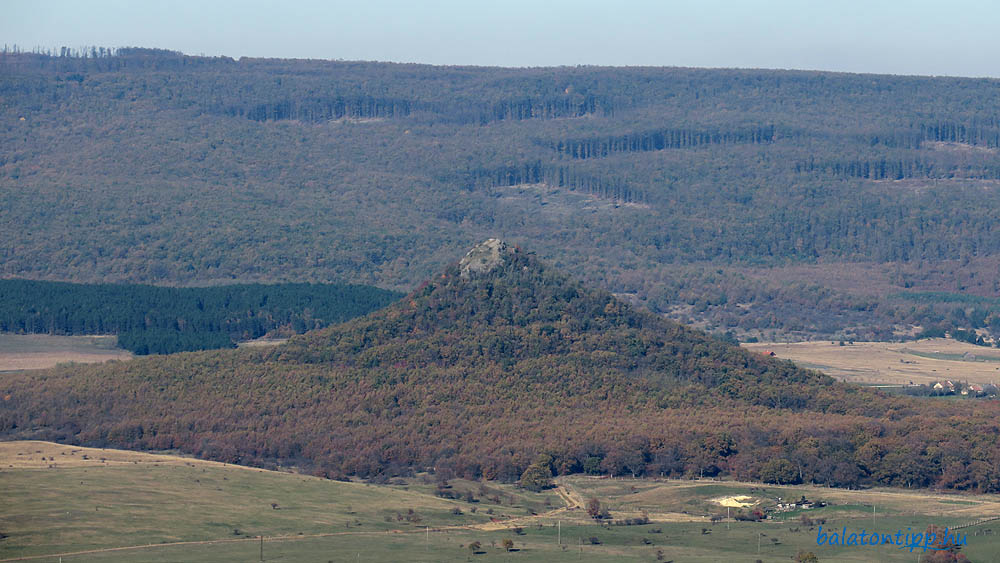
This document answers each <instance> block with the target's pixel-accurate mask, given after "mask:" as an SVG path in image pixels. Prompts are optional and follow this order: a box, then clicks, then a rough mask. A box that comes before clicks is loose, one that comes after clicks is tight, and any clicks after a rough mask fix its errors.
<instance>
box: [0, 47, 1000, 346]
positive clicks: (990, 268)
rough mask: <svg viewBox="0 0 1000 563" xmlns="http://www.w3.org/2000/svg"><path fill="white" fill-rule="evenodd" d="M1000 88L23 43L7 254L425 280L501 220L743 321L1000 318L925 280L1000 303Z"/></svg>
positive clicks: (16, 267) (8, 89)
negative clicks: (999, 276)
mask: <svg viewBox="0 0 1000 563" xmlns="http://www.w3.org/2000/svg"><path fill="white" fill-rule="evenodd" d="M998 84H1000V83H998V82H997V81H996V80H990V79H968V78H948V77H937V78H930V77H907V76H879V75H857V74H840V73H824V72H799V71H768V70H706V69H689V68H606V67H561V68H533V69H513V68H485V67H434V66H425V65H415V64H389V63H367V62H349V61H306V60H273V59H248V58H243V59H240V60H233V59H230V58H226V57H214V58H210V57H194V56H187V55H183V54H181V53H176V52H171V51H163V50H156V49H141V48H128V49H104V48H94V49H88V50H85V51H83V52H76V51H73V50H69V49H66V50H63V51H61V52H59V53H24V52H18V51H16V50H8V51H4V52H2V53H0V142H2V143H3V146H4V150H3V151H2V153H0V240H2V241H3V242H2V243H0V275H2V276H7V277H10V276H15V277H27V278H32V279H45V280H56V281H74V282H90V283H109V282H113V283H119V282H132V283H155V284H158V285H164V284H167V285H170V284H172V285H192V284H199V285H204V284H216V283H234V282H241V283H251V282H254V283H259V282H301V281H310V282H326V281H329V280H346V281H350V282H352V283H363V284H372V285H379V286H381V287H391V288H395V289H399V290H407V291H408V290H410V289H412V288H413V287H414V286H415V285H416V284H417V283H419V282H420V281H421V280H422V279H425V278H426V277H428V276H429V275H431V274H432V273H433V272H435V271H438V270H439V269H440V268H441V267H443V265H444V264H446V263H448V261H449V260H450V257H451V256H453V255H455V254H456V253H458V252H460V251H461V249H462V248H463V247H465V246H467V245H468V244H470V243H471V242H472V241H475V240H481V239H483V238H486V237H489V236H502V237H504V238H505V239H509V240H513V241H517V242H519V243H522V244H525V245H530V247H531V248H534V249H536V250H537V251H538V252H539V254H540V255H541V256H542V257H544V258H546V259H548V260H551V261H552V262H553V263H555V264H557V265H558V266H559V267H561V268H565V269H566V270H567V271H569V272H571V273H572V274H573V275H576V276H578V277H580V278H581V279H583V280H585V281H586V282H587V283H589V284H592V285H594V286H597V287H601V288H603V289H605V290H608V291H611V292H614V293H615V294H617V295H619V296H621V297H623V298H626V299H629V300H631V301H632V302H633V303H635V304H638V305H641V306H642V307H644V308H647V309H649V310H652V311H654V312H658V313H663V314H666V315H669V316H670V317H672V318H674V319H676V320H681V321H684V322H696V323H699V325H700V326H703V327H705V328H708V329H710V330H713V331H717V332H720V333H722V332H726V331H732V333H733V334H735V335H736V336H737V337H739V338H751V337H753V338H785V337H789V338H816V337H821V338H854V339H862V338H898V337H901V336H902V335H904V334H911V333H913V332H914V330H913V327H915V326H917V327H928V326H933V327H935V329H944V330H948V329H961V330H967V331H968V330H974V329H978V330H980V331H986V332H989V333H991V334H995V333H996V327H995V325H1000V315H998V314H997V313H998V311H997V310H996V309H995V308H994V307H993V306H992V304H990V303H989V302H982V303H979V304H973V303H964V302H958V301H953V302H929V301H926V300H922V299H920V298H918V299H916V300H914V299H911V298H910V297H909V293H911V292H912V293H918V294H926V293H930V292H937V293H948V294H951V295H953V296H956V297H957V298H961V297H962V296H970V297H977V298H984V299H996V298H1000V285H998V282H997V281H996V271H997V270H996V268H997V264H998V257H1000V236H998V234H1000V232H998V229H1000V226H998V225H1000V209H998V206H997V204H996V201H997V197H996V195H997V190H998V189H1000V113H998V112H997V109H996V108H997V107H1000V88H998ZM845 272H859V273H861V274H863V275H858V276H856V277H854V278H849V277H846V275H845ZM985 305H989V306H985ZM980 310H986V311H987V314H986V317H985V318H983V319H982V322H978V323H973V322H972V321H973V320H975V319H979V318H980V317H981V316H982V315H981V314H980V312H981V311H980ZM970 316H971V317H972V318H971V319H970V318H969V317H970ZM975 324H978V325H979V326H974V325H975Z"/></svg>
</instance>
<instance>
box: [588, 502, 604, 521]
mask: <svg viewBox="0 0 1000 563" xmlns="http://www.w3.org/2000/svg"><path fill="white" fill-rule="evenodd" d="M587 515H588V516H590V517H591V518H595V519H596V518H600V517H601V501H599V500H597V499H596V498H592V499H590V500H588V501H587Z"/></svg>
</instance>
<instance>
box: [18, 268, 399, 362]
mask: <svg viewBox="0 0 1000 563" xmlns="http://www.w3.org/2000/svg"><path fill="white" fill-rule="evenodd" d="M400 297H402V294H399V293H396V292H393V291H388V290H384V289H379V288H377V287H368V286H359V285H338V284H306V283H303V284H275V285H261V284H246V285H225V286H217V287H188V288H174V287H155V286H150V285H136V284H124V285H114V284H93V285H88V284H72V283H60V282H42V281H31V280H16V279H9V280H0V332H16V333H22V334H24V333H35V334H67V335H72V334H115V335H117V336H118V344H119V346H121V347H123V348H125V349H127V350H130V351H132V352H133V353H135V354H139V355H144V354H170V353H173V352H181V351H191V350H206V349H212V348H231V347H232V346H233V345H234V344H235V343H236V342H237V341H240V340H250V339H253V338H259V337H261V336H264V335H265V334H268V333H272V332H278V333H285V334H294V333H299V334H301V333H303V332H306V331H307V330H312V329H317V328H322V327H325V326H329V325H331V324H336V323H340V322H344V321H346V320H348V319H353V318H355V317H360V316H362V315H365V314H367V313H370V312H372V311H374V310H376V309H380V308H382V307H385V306H386V305H388V304H389V303H392V302H393V301H395V300H397V299H399V298H400Z"/></svg>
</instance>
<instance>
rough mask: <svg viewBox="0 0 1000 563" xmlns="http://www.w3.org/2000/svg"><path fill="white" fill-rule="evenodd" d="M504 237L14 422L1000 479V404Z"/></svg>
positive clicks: (69, 434) (344, 470)
mask: <svg viewBox="0 0 1000 563" xmlns="http://www.w3.org/2000/svg"><path fill="white" fill-rule="evenodd" d="M491 244H492V245H493V246H492V247H488V248H486V249H485V250H484V249H483V247H479V248H477V249H476V252H473V253H470V255H469V256H468V257H467V258H466V259H465V260H463V261H462V262H461V263H459V264H453V265H452V266H449V267H448V268H447V269H446V270H445V271H444V272H443V273H442V274H439V275H435V276H434V277H433V278H432V279H430V280H429V281H427V282H426V283H425V284H423V285H422V286H421V287H420V288H419V289H417V290H415V291H414V292H413V293H411V294H410V295H409V296H407V297H406V298H404V299H403V300H401V301H398V302H396V303H394V304H393V305H390V306H389V307H387V308H385V309H382V310H380V311H377V312H375V313H372V314H371V315H368V316H366V317H363V318H360V319H355V320H353V321H350V322H348V323H346V324H343V325H337V326H333V327H329V328H326V329H322V330H318V331H313V332H310V333H307V334H306V335H303V336H299V337H296V338H294V339H292V340H291V341H290V342H289V343H288V344H286V345H282V346H279V347H276V348H270V349H267V350H261V349H257V350H223V351H211V352H195V353H184V354H177V355H172V356H159V357H154V358H145V359H137V360H134V361H130V362H121V363H111V364H106V365H102V366H70V367H64V368H57V369H54V370H50V371H46V372H34V373H25V374H14V375H11V376H8V377H5V378H3V379H2V380H0V397H2V398H3V400H2V401H0V431H2V435H3V436H4V437H7V438H13V437H18V438H29V437H31V438H45V439H56V440H59V441H68V442H73V443H82V444H90V445H114V446H118V447H126V448H141V449H170V448H176V449H179V450H181V451H184V452H189V453H193V454H196V455H199V456H202V457H205V458H208V459H215V460H222V461H227V462H238V463H245V464H263V465H268V464H272V463H275V462H280V463H282V464H284V465H288V464H297V465H299V466H301V467H303V468H310V469H311V470H312V471H314V472H316V473H317V474H322V475H327V476H332V477H336V476H341V475H344V474H352V475H359V476H362V477H368V478H375V479H383V478H386V477H389V476H392V475H399V474H407V473H410V472H413V471H422V470H432V471H434V472H435V473H437V474H438V475H441V476H443V477H444V478H448V477H449V476H454V475H460V476H464V477H467V478H480V477H486V478H489V479H494V478H499V479H504V480H516V479H518V478H519V477H520V476H521V474H522V472H524V471H525V470H526V469H527V467H528V466H529V465H531V464H532V463H535V461H536V460H538V459H539V454H547V455H548V456H549V457H548V458H544V459H549V460H551V461H550V462H547V467H544V468H543V469H544V470H548V471H552V472H554V473H557V474H565V473H578V472H588V473H602V474H613V475H621V474H635V475H670V476H684V475H687V476H712V475H721V474H727V475H731V476H734V477H737V478H740V479H753V480H758V479H759V480H764V481H767V482H777V483H799V482H807V483H808V482H813V483H824V484H829V485H836V486H844V487H855V486H859V485H867V484H883V485H892V486H905V487H930V486H938V487H947V488H956V489H973V490H978V491H990V492H996V491H1000V473H998V466H997V464H996V460H997V459H998V456H1000V446H998V445H997V442H996V440H995V437H996V432H997V424H996V420H997V416H998V415H1000V410H998V406H997V404H996V402H978V401H973V402H962V403H961V404H959V403H952V402H945V401H926V400H916V399H911V398H903V397H887V396H884V395H882V394H879V393H878V392H875V391H869V390H864V389H861V388H858V387H854V386H849V385H846V384H841V383H836V382H834V381H833V380H832V379H831V378H829V377H827V376H825V375H822V374H819V373H817V372H811V371H804V370H801V369H798V368H796V367H795V366H793V365H792V364H791V363H789V362H785V361H779V360H776V359H773V358H768V357H764V356H761V355H758V354H755V353H752V352H749V351H747V350H744V349H741V348H739V347H736V346H732V345H730V344H727V343H725V342H723V341H721V340H718V339H713V338H711V337H709V336H708V335H706V334H704V333H702V332H699V331H695V330H691V329H689V328H685V327H683V326H681V325H678V324H676V323H674V322H672V321H669V320H666V319H663V318H661V317H659V316H656V315H653V314H651V313H648V312H643V311H640V310H637V309H635V308H634V307H632V306H630V305H628V304H627V303H624V302H621V301H619V300H617V299H615V298H614V297H613V296H612V295H610V294H608V293H606V292H603V291H595V290H591V289H588V288H586V287H585V286H583V285H582V284H580V283H578V282H576V281H573V280H571V279H568V278H567V277H566V276H565V275H563V274H561V273H559V272H557V271H555V270H554V269H553V268H551V267H548V266H546V265H544V264H542V263H540V262H539V260H538V259H537V258H535V257H534V256H533V255H532V254H530V253H528V252H526V251H524V250H522V249H520V248H517V247H505V246H503V245H500V244H497V243H496V241H492V243H491ZM491 250H496V252H491ZM536 470H537V468H536Z"/></svg>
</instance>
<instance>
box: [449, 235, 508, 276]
mask: <svg viewBox="0 0 1000 563" xmlns="http://www.w3.org/2000/svg"><path fill="white" fill-rule="evenodd" d="M510 252H511V249H510V247H508V246H507V243H506V242H504V241H502V240H500V239H498V238H491V239H486V240H485V241H483V242H481V243H479V244H477V245H476V246H474V247H473V248H472V250H470V251H469V252H468V253H467V254H466V255H465V257H464V258H462V260H461V261H460V262H459V263H458V268H459V272H460V275H461V276H462V278H463V279H469V278H471V277H472V276H473V275H475V274H485V273H487V272H489V271H491V270H493V268H496V267H497V266H498V265H499V264H501V263H502V262H503V258H504V256H506V255H507V254H510Z"/></svg>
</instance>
